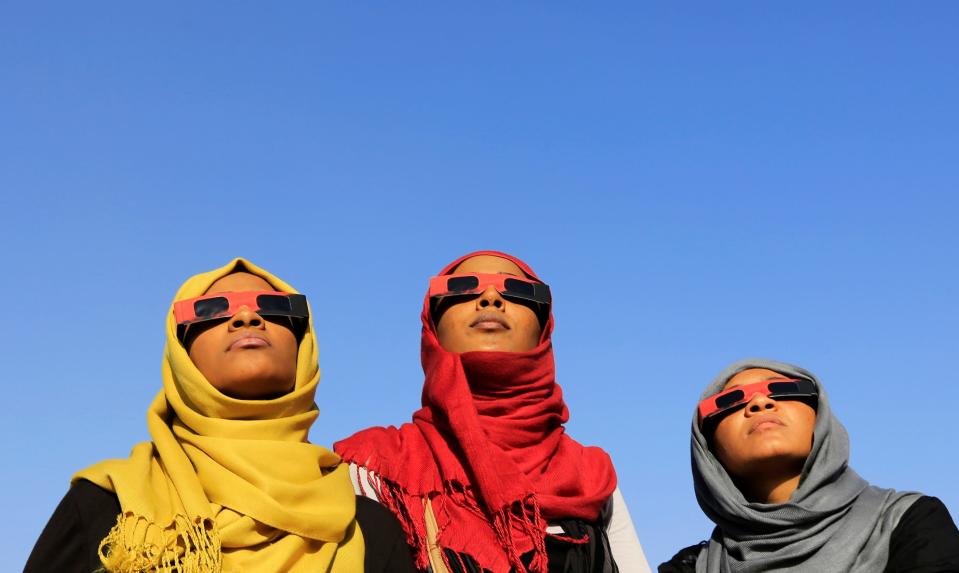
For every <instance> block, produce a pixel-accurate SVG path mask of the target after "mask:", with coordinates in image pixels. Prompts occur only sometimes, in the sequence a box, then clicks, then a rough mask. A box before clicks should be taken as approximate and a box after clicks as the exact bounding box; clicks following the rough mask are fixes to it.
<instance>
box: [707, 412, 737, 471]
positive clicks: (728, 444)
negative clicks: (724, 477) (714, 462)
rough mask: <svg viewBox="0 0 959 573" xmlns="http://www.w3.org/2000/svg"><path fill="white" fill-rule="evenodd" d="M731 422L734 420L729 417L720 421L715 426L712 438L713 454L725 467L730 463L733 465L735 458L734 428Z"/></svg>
mask: <svg viewBox="0 0 959 573" xmlns="http://www.w3.org/2000/svg"><path fill="white" fill-rule="evenodd" d="M733 422H734V420H733V419H732V418H731V417H727V418H726V419H725V420H723V421H721V422H720V423H719V425H718V426H716V430H715V432H714V433H713V439H712V443H713V445H712V450H713V454H714V455H715V456H716V459H718V460H719V462H720V463H721V464H723V466H724V467H726V468H727V469H728V468H729V466H730V464H733V465H735V461H736V459H737V455H736V450H735V444H736V440H735V439H734V435H735V431H734V428H732V426H733Z"/></svg>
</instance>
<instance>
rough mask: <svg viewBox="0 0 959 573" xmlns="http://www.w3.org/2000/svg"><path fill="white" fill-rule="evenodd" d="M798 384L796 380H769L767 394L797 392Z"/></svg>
mask: <svg viewBox="0 0 959 573" xmlns="http://www.w3.org/2000/svg"><path fill="white" fill-rule="evenodd" d="M799 393H800V390H799V384H798V383H796V382H770V383H769V394H770V395H771V396H774V395H776V394H783V395H789V394H799Z"/></svg>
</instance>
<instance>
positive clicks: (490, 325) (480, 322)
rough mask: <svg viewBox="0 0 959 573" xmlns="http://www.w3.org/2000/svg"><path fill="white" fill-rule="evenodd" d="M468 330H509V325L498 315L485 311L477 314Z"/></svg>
mask: <svg viewBox="0 0 959 573" xmlns="http://www.w3.org/2000/svg"><path fill="white" fill-rule="evenodd" d="M470 328H476V329H479V330H509V324H508V323H507V322H506V319H505V318H503V317H502V316H501V315H500V314H499V313H497V312H489V311H487V312H481V313H479V316H477V317H476V318H475V319H474V320H473V322H471V323H470Z"/></svg>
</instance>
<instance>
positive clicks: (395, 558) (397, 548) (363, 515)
mask: <svg viewBox="0 0 959 573" xmlns="http://www.w3.org/2000/svg"><path fill="white" fill-rule="evenodd" d="M356 523H357V524H358V525H359V527H360V531H362V532H363V543H364V545H365V546H366V558H365V569H366V571H395V572H405V571H409V572H410V573H412V572H414V571H415V570H416V569H415V567H414V566H413V556H412V554H411V553H410V549H409V546H408V545H407V544H406V534H404V533H403V528H402V527H400V523H399V522H398V521H397V520H396V518H395V517H393V514H392V513H390V511H389V510H388V509H386V508H385V507H383V506H382V505H380V504H379V503H377V502H375V501H373V500H372V499H368V498H365V497H362V496H359V495H358V496H356Z"/></svg>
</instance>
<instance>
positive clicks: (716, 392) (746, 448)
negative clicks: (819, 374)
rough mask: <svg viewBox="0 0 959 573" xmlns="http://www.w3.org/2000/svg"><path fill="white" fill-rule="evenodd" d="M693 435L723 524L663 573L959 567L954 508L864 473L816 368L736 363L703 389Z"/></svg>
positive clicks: (711, 505)
mask: <svg viewBox="0 0 959 573" xmlns="http://www.w3.org/2000/svg"><path fill="white" fill-rule="evenodd" d="M692 434H693V436H692V466H693V482H694V485H695V489H696V499H697V500H698V501H699V505H700V507H701V508H702V509H703V512H705V513H706V515H707V516H708V517H709V518H710V519H711V520H712V521H713V522H714V523H715V524H716V528H715V529H714V530H713V533H712V536H711V537H710V539H709V541H704V542H702V543H700V544H698V545H694V546H692V547H687V548H686V549H683V550H682V551H680V552H679V553H677V554H676V556H674V557H673V558H672V559H671V560H670V561H668V562H666V563H663V564H662V565H660V566H659V571H660V573H680V572H683V573H685V572H689V573H692V572H696V573H740V572H743V573H745V572H766V571H798V572H816V573H822V572H834V571H835V572H847V571H849V572H869V573H882V572H886V573H892V572H900V571H902V572H905V571H910V572H914V573H933V572H948V571H959V531H957V529H956V525H955V523H953V521H952V518H951V517H950V516H949V512H948V511H947V510H946V507H945V506H944V505H943V504H942V502H941V501H939V500H938V499H936V498H934V497H926V496H923V495H922V494H919V493H912V492H897V491H895V490H891V489H882V488H878V487H875V486H872V485H870V484H869V483H868V482H866V481H865V480H864V479H863V478H861V477H859V475H858V474H857V473H856V472H854V471H853V470H852V468H850V467H849V466H848V465H847V464H848V461H849V436H848V434H847V433H846V429H845V428H844V427H843V426H842V424H840V423H839V420H837V419H836V417H835V416H834V415H833V413H832V410H831V409H830V407H829V400H828V399H827V397H826V394H825V392H824V390H823V387H822V385H821V384H820V382H819V380H818V379H816V377H815V376H814V375H813V374H812V373H811V372H809V371H807V370H803V369H802V368H799V367H796V366H792V365H789V364H784V363H782V362H775V361H772V360H762V359H754V360H744V361H742V362H737V363H735V364H733V365H732V366H730V367H729V368H727V369H726V370H724V371H723V372H721V373H720V374H719V376H717V377H716V378H715V379H714V380H713V381H712V382H711V383H710V385H709V387H707V388H706V391H705V392H704V393H703V395H702V401H701V402H700V403H699V407H698V409H697V412H696V415H695V418H694V420H693V426H692Z"/></svg>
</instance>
